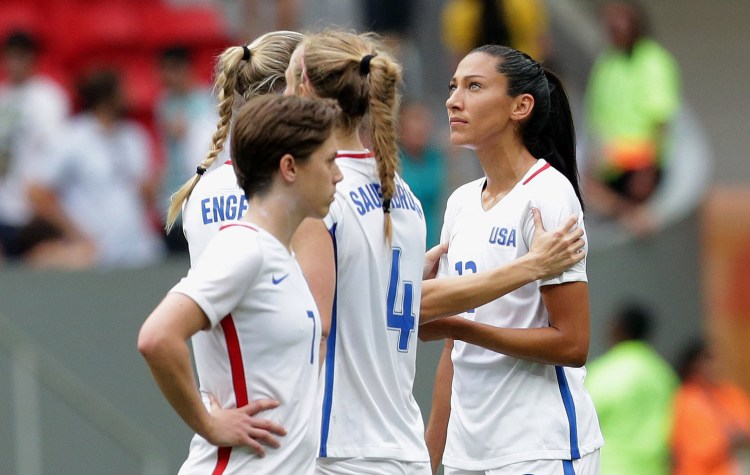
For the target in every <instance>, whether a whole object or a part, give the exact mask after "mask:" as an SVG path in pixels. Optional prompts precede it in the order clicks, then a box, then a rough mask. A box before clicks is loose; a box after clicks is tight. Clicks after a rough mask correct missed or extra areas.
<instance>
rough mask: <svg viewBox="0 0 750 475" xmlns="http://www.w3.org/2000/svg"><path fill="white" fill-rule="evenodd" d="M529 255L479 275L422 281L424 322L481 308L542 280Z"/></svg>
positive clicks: (421, 316) (422, 317)
mask: <svg viewBox="0 0 750 475" xmlns="http://www.w3.org/2000/svg"><path fill="white" fill-rule="evenodd" d="M533 262H534V261H533V258H531V257H529V256H528V255H526V256H523V257H520V258H518V259H516V260H515V261H513V262H511V263H509V264H506V265H504V266H502V267H498V268H495V269H491V270H488V271H485V272H480V273H478V274H467V275H462V276H453V277H445V278H439V279H431V280H425V281H423V282H422V300H421V306H420V316H419V321H420V323H427V322H429V321H431V320H434V319H436V318H440V317H446V316H449V315H455V314H459V313H462V312H465V311H466V310H468V309H470V308H476V307H480V306H482V305H484V304H486V303H489V302H492V301H493V300H496V299H498V298H500V297H502V296H503V295H505V294H507V293H509V292H512V291H514V290H516V289H518V288H520V287H522V286H524V285H526V284H528V283H529V282H533V281H535V280H537V279H539V278H540V277H541V275H540V272H539V270H538V269H537V268H536V267H535V266H534V265H533Z"/></svg>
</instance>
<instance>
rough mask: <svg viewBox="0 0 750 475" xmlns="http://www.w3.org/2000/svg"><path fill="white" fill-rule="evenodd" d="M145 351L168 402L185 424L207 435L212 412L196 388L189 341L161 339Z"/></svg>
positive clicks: (154, 375) (147, 360) (152, 372)
mask: <svg viewBox="0 0 750 475" xmlns="http://www.w3.org/2000/svg"><path fill="white" fill-rule="evenodd" d="M142 353H143V356H144V358H145V359H146V362H147V363H148V365H149V368H150V369H151V374H152V375H153V377H154V380H155V381H156V384H157V385H158V386H159V389H160V390H161V392H162V394H164V397H165V398H166V399H167V401H168V402H169V404H170V405H171V406H172V408H173V409H174V410H175V411H176V412H177V414H178V415H179V416H180V417H181V418H182V420H183V421H185V424H187V425H188V426H189V427H190V428H191V429H192V430H194V431H195V432H196V433H197V434H200V435H202V436H204V437H205V436H206V434H207V432H208V428H209V425H210V415H209V412H208V410H207V409H206V407H205V406H204V404H203V402H202V400H201V397H200V393H199V392H198V390H197V384H196V381H195V377H194V376H193V369H192V366H191V364H190V349H189V347H188V345H187V342H185V341H180V340H178V339H174V340H171V341H161V342H160V343H159V344H158V345H157V347H155V348H154V349H153V350H152V351H145V352H144V351H142Z"/></svg>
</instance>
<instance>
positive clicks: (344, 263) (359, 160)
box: [320, 152, 429, 461]
mask: <svg viewBox="0 0 750 475" xmlns="http://www.w3.org/2000/svg"><path fill="white" fill-rule="evenodd" d="M337 164H338V166H339V168H340V169H341V172H342V173H343V175H344V179H343V181H341V182H340V183H339V184H338V185H337V187H336V198H335V201H334V203H333V204H332V205H331V210H330V212H329V214H328V216H326V218H325V223H326V225H327V227H328V228H329V229H330V232H331V236H332V238H333V242H334V248H335V253H336V277H337V279H336V280H337V283H336V296H335V302H334V307H333V318H332V322H331V331H330V334H329V336H328V350H327V355H326V361H325V370H324V376H323V378H324V380H323V381H324V384H323V387H322V388H321V389H322V406H323V417H322V426H321V440H320V444H321V445H320V456H321V457H366V458H388V459H392V460H400V461H428V460H429V456H428V453H427V448H426V445H425V442H424V426H423V423H422V416H421V413H420V411H419V407H418V406H417V403H416V401H415V399H414V396H413V395H412V385H413V383H414V375H415V370H416V349H417V328H418V326H419V302H420V298H421V295H422V270H423V267H424V251H425V221H424V214H423V212H422V207H421V205H420V203H419V201H418V200H417V198H416V197H415V196H414V195H413V194H412V192H411V190H410V189H409V186H408V185H407V184H406V183H405V182H404V181H403V180H402V179H401V178H400V177H398V176H397V177H396V187H397V192H396V194H395V195H394V197H393V200H392V203H391V219H392V224H393V237H392V241H391V243H390V245H389V244H387V243H386V240H385V235H384V229H383V226H384V224H383V223H384V218H383V210H382V203H381V195H380V180H379V178H378V174H377V164H376V160H375V158H374V155H373V154H372V153H371V152H339V155H338V158H337Z"/></svg>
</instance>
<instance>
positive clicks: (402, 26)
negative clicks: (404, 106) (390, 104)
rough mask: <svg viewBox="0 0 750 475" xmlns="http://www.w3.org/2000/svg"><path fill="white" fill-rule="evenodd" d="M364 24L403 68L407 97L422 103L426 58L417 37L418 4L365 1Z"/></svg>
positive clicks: (411, 1)
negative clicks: (423, 66)
mask: <svg viewBox="0 0 750 475" xmlns="http://www.w3.org/2000/svg"><path fill="white" fill-rule="evenodd" d="M361 4H362V13H363V15H362V17H363V18H362V23H363V28H364V29H365V30H367V31H374V32H376V33H378V34H379V35H381V36H382V37H383V41H384V43H385V44H386V46H387V47H388V48H389V49H390V51H391V53H392V54H393V55H394V56H395V57H396V59H397V60H398V62H399V63H401V65H402V66H403V73H402V74H403V79H404V83H403V91H402V93H403V96H404V97H405V98H407V99H421V98H422V93H423V89H424V88H423V86H422V56H421V53H420V51H419V48H418V47H417V44H416V42H415V38H414V37H413V32H414V31H415V25H414V14H415V13H416V9H417V0H361Z"/></svg>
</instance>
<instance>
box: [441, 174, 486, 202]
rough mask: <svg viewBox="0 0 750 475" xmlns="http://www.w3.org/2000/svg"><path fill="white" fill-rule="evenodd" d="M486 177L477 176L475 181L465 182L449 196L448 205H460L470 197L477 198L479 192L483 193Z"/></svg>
mask: <svg viewBox="0 0 750 475" xmlns="http://www.w3.org/2000/svg"><path fill="white" fill-rule="evenodd" d="M484 181H485V177H482V178H477V179H476V180H474V181H470V182H469V183H465V184H463V185H461V186H459V187H458V188H456V189H455V190H454V191H453V193H451V195H450V196H449V197H448V205H454V206H455V205H459V204H461V203H463V202H465V201H466V200H468V199H469V198H470V197H475V198H477V193H481V191H482V186H483V185H484ZM477 199H478V198H477Z"/></svg>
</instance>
